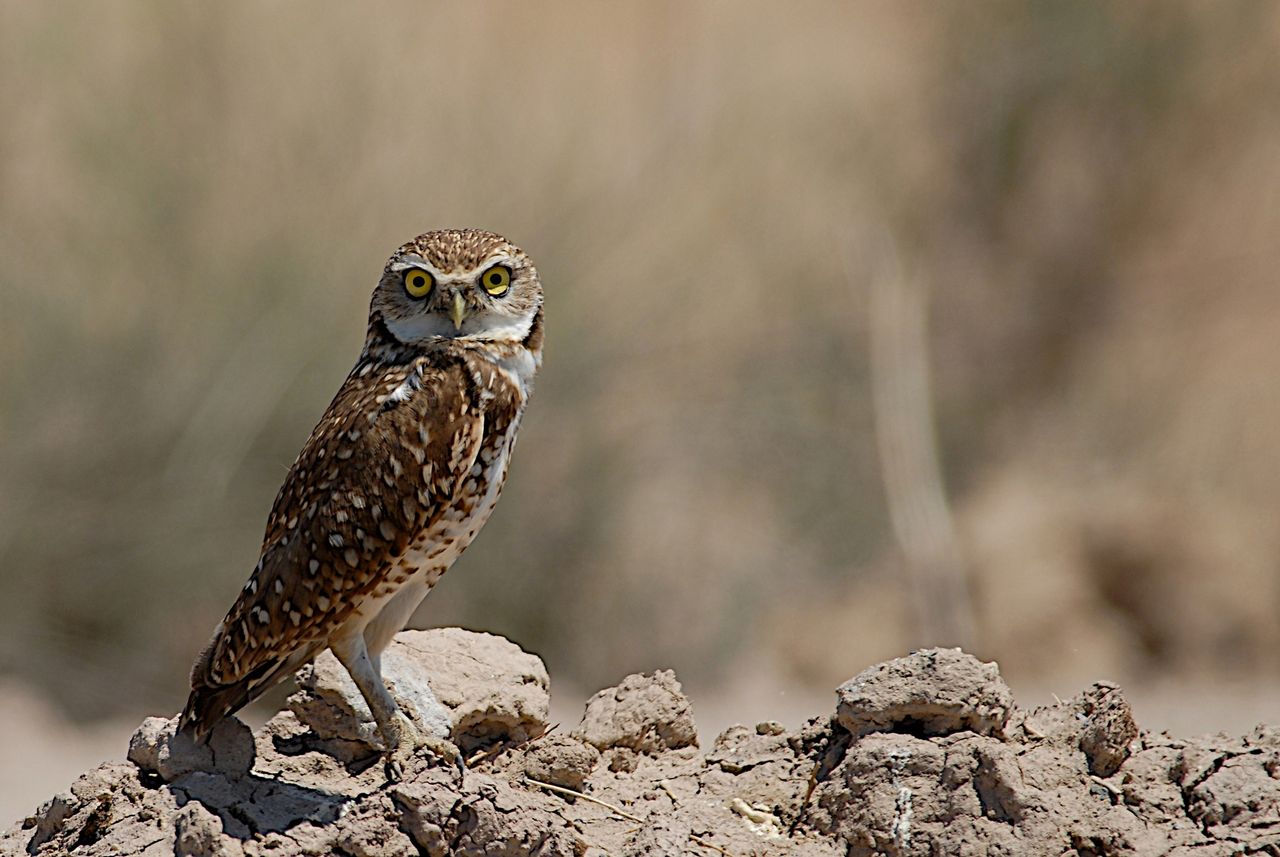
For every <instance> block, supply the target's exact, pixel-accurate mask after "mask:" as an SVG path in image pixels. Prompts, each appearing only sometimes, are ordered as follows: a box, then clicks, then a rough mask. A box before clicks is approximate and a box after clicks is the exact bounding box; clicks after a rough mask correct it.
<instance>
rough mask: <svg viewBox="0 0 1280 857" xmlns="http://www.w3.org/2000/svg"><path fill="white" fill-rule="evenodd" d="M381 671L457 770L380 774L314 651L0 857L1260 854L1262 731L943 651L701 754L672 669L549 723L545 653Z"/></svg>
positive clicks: (91, 789) (167, 737) (1276, 749)
mask: <svg viewBox="0 0 1280 857" xmlns="http://www.w3.org/2000/svg"><path fill="white" fill-rule="evenodd" d="M386 662H387V664H388V672H389V673H392V674H394V676H395V679H394V684H395V690H396V694H397V696H398V697H399V698H400V699H401V700H402V702H403V703H404V706H405V708H406V710H408V711H409V712H410V713H411V715H412V716H414V717H415V718H416V719H417V720H418V722H419V724H420V725H421V726H422V727H423V728H427V729H436V730H437V731H440V732H443V731H444V730H448V731H449V732H450V734H451V736H452V738H453V740H454V741H455V742H456V743H457V744H458V745H459V746H461V747H465V748H468V752H470V753H471V758H470V760H469V768H468V770H467V772H466V773H465V775H460V774H459V773H458V772H457V771H456V770H455V769H453V768H451V767H449V766H446V765H443V764H441V763H439V762H437V761H435V760H434V759H431V758H427V757H420V758H419V759H418V764H417V766H416V767H414V768H412V769H411V770H409V771H407V772H406V775H405V778H404V780H403V781H402V782H399V783H388V782H387V781H386V778H385V776H384V773H383V767H382V765H381V764H379V763H378V761H379V760H378V756H377V754H376V753H374V752H373V751H372V749H371V747H370V745H369V743H367V739H368V738H369V737H370V733H369V731H368V712H367V711H365V710H364V706H363V703H362V702H361V701H360V699H359V696H358V694H356V693H355V691H354V688H353V687H350V686H349V685H348V683H347V680H346V678H345V676H344V675H343V673H342V671H341V670H340V669H337V668H335V665H334V664H333V663H331V662H330V661H329V660H328V659H327V658H321V659H320V660H319V661H318V662H317V664H316V665H315V667H314V668H312V669H310V670H308V671H307V672H306V673H305V674H303V675H302V676H301V681H300V685H301V687H302V690H301V691H299V693H297V694H296V695H295V696H294V697H293V698H291V700H290V707H289V710H287V711H283V712H281V713H280V714H278V715H276V717H274V718H273V719H272V720H271V721H270V722H269V723H267V724H266V726H264V727H263V728H262V729H261V730H260V731H259V732H258V733H257V734H256V735H254V734H252V733H250V731H249V730H248V729H247V728H246V727H244V726H243V725H242V724H240V723H239V722H237V721H228V722H227V723H225V724H223V725H222V726H221V727H220V728H219V729H218V730H217V731H215V733H214V735H213V738H212V740H211V742H210V743H209V745H208V746H207V747H199V748H197V747H195V746H193V745H192V744H191V743H190V741H189V740H188V739H186V738H185V737H184V736H174V734H173V721H172V720H168V721H166V720H162V719H159V718H150V719H148V720H147V721H146V722H145V723H144V724H143V725H142V727H141V728H140V729H139V730H138V732H137V734H135V735H134V737H133V740H132V741H131V743H130V747H129V761H128V762H125V763H109V764H106V765H102V766H100V767H98V768H96V769H94V770H92V771H90V772H88V773H86V774H85V775H84V776H82V777H81V778H80V779H79V780H77V781H76V782H75V783H74V784H73V785H72V786H71V789H70V791H68V792H66V793H63V794H59V795H56V796H55V797H53V798H52V799H51V800H49V801H47V802H46V803H45V804H44V805H43V806H41V807H40V808H39V810H37V811H36V813H35V814H34V815H32V816H31V817H30V818H27V819H26V820H24V821H23V822H22V823H21V824H20V825H19V826H17V827H15V828H13V829H11V830H9V831H8V832H7V833H5V834H4V835H3V836H2V837H0V854H4V855H10V854H12V855H17V854H38V855H55V854H72V853H74V854H76V855H86V857H89V855H132V854H148V855H150V854H154V855H161V854H165V855H167V854H178V855H231V856H232V857H239V855H263V857H267V855H290V854H317V855H319V854H332V853H339V854H346V855H356V857H386V855H416V854H428V855H433V857H434V855H452V854H458V855H482V854H483V855H520V854H536V855H548V857H550V855H575V857H587V856H588V855H603V854H606V853H607V854H614V855H619V854H620V855H661V854H706V855H713V854H716V853H719V854H722V855H723V854H729V855H735V857H747V855H782V854H794V855H814V857H816V855H872V854H890V855H916V854H918V855H935V854H988V853H994V854H1020V855H1022V854H1025V855H1061V854H1080V855H1105V854H1117V855H1118V854H1136V855H1161V854H1180V855H1228V854H1242V853H1269V854H1280V731H1277V730H1276V729H1273V728H1270V727H1259V728H1258V729H1256V730H1254V732H1253V733H1251V734H1250V735H1248V736H1246V737H1244V738H1240V739H1233V738H1228V737H1225V736H1217V737H1213V738H1208V739H1202V740H1195V741H1187V740H1179V739H1175V738H1171V737H1169V736H1168V735H1163V734H1162V735H1151V734H1144V733H1141V732H1140V730H1139V729H1138V727H1137V725H1136V724H1135V723H1134V721H1133V717H1132V714H1131V712H1130V710H1129V706H1128V704H1127V703H1126V702H1125V700H1124V698H1123V696H1122V695H1121V694H1120V691H1119V690H1118V689H1117V688H1115V687H1114V686H1111V685H1107V684H1096V685H1094V686H1093V687H1091V688H1089V689H1088V690H1086V691H1085V692H1084V693H1082V694H1080V695H1079V696H1078V697H1076V698H1075V699H1072V700H1070V701H1068V702H1064V703H1061V704H1059V705H1055V706H1052V707H1049V708H1042V709H1037V710H1034V711H1023V710H1020V709H1018V708H1017V707H1016V705H1014V703H1013V700H1012V697H1011V695H1010V693H1009V689H1008V687H1006V686H1005V684H1004V682H1003V680H1002V679H1001V678H1000V676H999V673H998V672H997V671H996V668H995V666H994V665H992V664H983V663H981V662H979V661H978V660H976V659H974V658H972V657H970V656H969V655H966V654H963V653H961V652H959V651H957V650H945V649H931V650H926V651H922V652H916V653H914V654H912V655H910V656H908V657H905V658H899V659H897V660H894V661H890V662H888V663H884V664H879V665H877V666H874V667H872V668H870V669H868V670H866V671H864V672H863V673H861V674H860V675H858V676H856V677H855V678H853V679H851V680H850V681H848V682H846V683H845V684H844V685H842V686H841V687H840V688H839V690H838V691H837V697H838V707H837V708H836V710H835V711H834V712H833V713H831V714H828V715H825V716H821V717H815V718H814V719H812V720H810V721H809V722H808V723H806V724H804V725H803V726H802V727H800V728H799V729H796V730H788V729H786V728H785V727H783V726H782V725H781V724H778V723H761V724H758V725H756V726H753V727H746V726H734V727H731V728H730V729H728V730H726V731H725V732H724V733H723V734H721V735H720V736H719V737H718V738H717V739H716V741H715V743H714V746H712V747H711V748H710V749H709V750H707V751H705V752H703V751H702V750H701V749H700V748H699V747H698V745H697V737H696V734H697V733H696V732H695V730H694V728H693V716H692V713H691V711H690V706H689V702H688V700H687V699H686V698H685V697H684V695H683V693H682V692H681V690H680V684H679V682H677V681H676V678H675V676H674V674H672V673H671V672H656V673H652V674H648V675H632V676H628V677H627V678H626V679H624V680H623V681H622V683H621V684H619V685H618V686H617V687H613V688H609V689H607V690H603V691H601V692H600V693H598V694H596V695H595V696H594V697H592V699H591V700H590V701H589V702H588V704H587V709H586V713H585V714H584V716H583V720H582V723H581V725H580V726H579V727H578V728H577V729H576V730H575V731H573V732H572V733H570V734H562V733H556V732H553V731H552V730H551V728H550V727H549V726H548V724H547V704H548V696H547V687H548V680H547V674H546V670H545V669H544V668H543V666H542V663H541V661H539V660H538V659H537V658H536V657H534V656H531V655H529V654H527V653H525V652H522V651H521V650H520V649H518V648H517V647H516V646H514V645H512V644H511V643H508V642H507V641H505V640H503V639H501V638H499V637H493V636H490V635H484V634H471V633H468V632H464V631H459V630H457V629H446V630H440V631H426V632H421V631H410V632H405V633H403V634H401V635H400V636H399V638H398V639H397V642H396V643H395V645H394V647H393V649H392V650H391V651H390V652H389V653H388V657H387V661H386ZM428 676H429V677H430V680H431V686H428V684H427V681H426V679H427V677H428ZM433 687H434V689H435V691H436V692H435V693H433V692H432V688H433Z"/></svg>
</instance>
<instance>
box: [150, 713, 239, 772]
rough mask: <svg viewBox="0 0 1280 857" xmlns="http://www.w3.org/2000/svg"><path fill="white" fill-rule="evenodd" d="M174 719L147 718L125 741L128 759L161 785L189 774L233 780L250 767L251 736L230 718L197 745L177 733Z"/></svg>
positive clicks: (187, 737)
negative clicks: (203, 773) (202, 773)
mask: <svg viewBox="0 0 1280 857" xmlns="http://www.w3.org/2000/svg"><path fill="white" fill-rule="evenodd" d="M177 728H178V718H176V717H174V718H171V719H169V720H165V719H164V718H162V717H148V718H147V719H146V720H144V721H142V726H140V727H139V728H138V731H137V732H134V733H133V737H132V738H130V739H129V755H128V759H129V761H130V762H133V763H134V764H135V765H137V766H138V767H139V768H142V769H143V770H144V771H151V772H152V773H155V774H158V775H159V777H160V779H162V780H164V781H165V782H167V783H168V782H173V781H174V780H176V779H177V778H178V777H181V776H182V775H184V774H188V773H190V772H192V771H217V772H218V773H222V774H225V775H227V776H228V777H232V778H236V777H243V776H244V775H245V774H247V773H249V770H250V769H251V768H252V767H253V760H254V747H253V733H252V732H250V731H249V727H248V726H245V725H244V724H243V723H241V722H240V721H239V720H237V719H236V718H234V717H227V718H224V719H223V720H221V721H219V722H218V725H216V726H214V727H213V731H212V732H210V733H209V736H208V740H207V741H206V742H205V743H203V744H197V743H196V742H195V740H194V739H193V738H192V737H191V734H190V733H189V732H177Z"/></svg>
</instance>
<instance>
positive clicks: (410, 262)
mask: <svg viewBox="0 0 1280 857" xmlns="http://www.w3.org/2000/svg"><path fill="white" fill-rule="evenodd" d="M410 268H421V269H422V270H424V271H427V272H428V273H431V274H436V275H439V273H440V272H439V271H437V270H436V269H435V267H434V266H433V265H431V264H430V263H429V262H427V260H426V259H423V258H421V257H419V256H405V257H404V259H403V260H401V261H399V262H394V263H392V264H391V266H390V270H392V271H396V272H400V271H407V270H409V269H410Z"/></svg>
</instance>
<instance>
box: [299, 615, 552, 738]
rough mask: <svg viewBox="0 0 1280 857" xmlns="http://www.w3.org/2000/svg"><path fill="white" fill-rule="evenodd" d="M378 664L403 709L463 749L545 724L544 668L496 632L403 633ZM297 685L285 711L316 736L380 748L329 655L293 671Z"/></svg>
mask: <svg viewBox="0 0 1280 857" xmlns="http://www.w3.org/2000/svg"><path fill="white" fill-rule="evenodd" d="M382 667H383V676H384V677H385V678H386V679H387V681H388V684H389V685H390V687H391V691H392V693H393V695H394V696H395V697H396V700H397V702H398V703H399V704H400V706H401V708H402V710H404V711H405V713H407V714H408V715H409V716H410V717H411V718H413V720H414V721H415V722H416V723H417V724H418V726H419V727H420V728H421V729H423V730H424V731H426V732H428V733H430V734H435V735H439V736H441V737H449V738H451V740H453V741H454V743H456V744H457V745H458V746H459V747H460V748H461V749H462V751H463V752H466V753H469V752H471V751H473V750H475V749H477V748H480V747H487V746H489V745H490V744H493V743H494V742H495V741H498V740H503V741H510V742H514V743H523V742H525V741H528V740H530V739H531V738H536V737H537V736H539V735H541V734H542V733H543V732H545V731H546V729H547V716H548V711H549V710H550V704H551V698H550V695H549V694H548V692H547V689H548V687H549V686H550V684H551V680H550V678H549V677H548V676H547V669H546V667H545V666H543V664H542V660H541V659H540V658H538V657H537V656H536V655H531V654H529V653H527V652H525V651H523V650H522V649H521V648H520V647H519V646H516V645H515V644H514V643H512V642H510V641H509V640H506V639H504V638H502V637H497V636H494V635H493V634H478V633H474V632H471V631H464V630H462V629H461V628H438V629H434V630H430V631H403V632H401V633H400V634H397V635H396V639H395V640H394V641H393V642H392V644H391V645H390V646H389V647H388V648H387V650H386V651H385V652H384V653H383V656H382ZM298 685H299V687H300V688H301V690H300V691H299V692H298V693H296V694H294V695H293V696H291V697H289V708H290V709H291V710H292V711H293V713H294V714H295V715H297V717H298V719H299V720H300V721H302V722H303V723H304V724H306V725H307V726H309V727H311V729H312V730H313V731H314V732H315V733H316V734H317V735H318V736H320V737H321V738H326V739H339V740H343V741H360V742H362V743H364V744H366V745H369V746H374V747H376V746H378V745H379V739H378V734H377V726H376V724H375V723H374V721H373V715H372V714H371V713H370V712H369V707H368V705H366V703H365V701H364V698H363V697H362V696H361V695H360V692H359V691H358V690H357V689H356V686H355V683H354V682H352V681H351V677H350V676H349V675H348V674H347V671H346V670H345V669H343V667H342V665H341V664H339V663H338V660H337V658H335V657H334V656H333V655H332V654H331V653H329V652H325V653H324V654H322V655H320V656H319V657H317V658H316V660H315V662H314V664H312V665H310V666H307V667H303V668H302V669H301V670H299V671H298Z"/></svg>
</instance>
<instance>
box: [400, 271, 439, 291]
mask: <svg viewBox="0 0 1280 857" xmlns="http://www.w3.org/2000/svg"><path fill="white" fill-rule="evenodd" d="M435 284H436V281H435V280H434V279H432V277H431V275H430V274H428V273H427V272H426V271H424V270H422V269H421V268H410V269H409V270H407V271H405V272H404V290H405V291H406V292H407V293H408V294H409V297H411V298H425V297H426V296H427V295H429V294H431V287H432V286H434V285H435Z"/></svg>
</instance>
